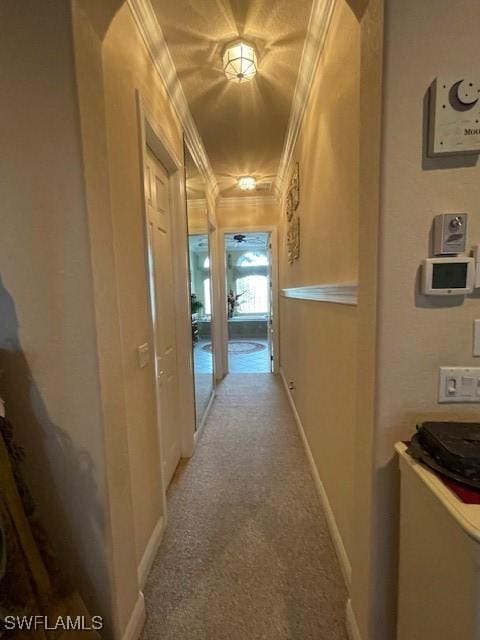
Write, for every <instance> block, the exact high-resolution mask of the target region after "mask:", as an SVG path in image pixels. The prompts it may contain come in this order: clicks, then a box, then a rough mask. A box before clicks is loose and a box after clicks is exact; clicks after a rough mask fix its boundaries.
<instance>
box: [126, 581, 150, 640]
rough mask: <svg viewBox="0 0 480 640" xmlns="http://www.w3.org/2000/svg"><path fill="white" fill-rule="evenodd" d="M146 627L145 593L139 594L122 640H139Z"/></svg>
mask: <svg viewBox="0 0 480 640" xmlns="http://www.w3.org/2000/svg"><path fill="white" fill-rule="evenodd" d="M144 625H145V599H144V597H143V593H142V592H141V591H140V592H139V594H138V599H137V602H136V604H135V606H134V608H133V611H132V615H131V616H130V620H129V621H128V624H127V628H126V629H125V633H124V634H123V636H122V640H137V639H138V638H139V637H140V635H141V633H142V631H143V627H144Z"/></svg>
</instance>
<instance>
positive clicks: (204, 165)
mask: <svg viewBox="0 0 480 640" xmlns="http://www.w3.org/2000/svg"><path fill="white" fill-rule="evenodd" d="M128 6H129V8H130V11H131V13H132V15H133V18H134V20H135V23H136V25H137V27H138V29H139V31H140V33H141V35H142V38H143V40H144V42H145V45H146V47H147V50H148V52H149V54H150V56H151V58H152V60H153V64H154V65H155V68H156V70H157V71H158V74H159V75H160V77H161V78H162V80H163V82H164V84H165V88H166V90H167V93H168V96H169V98H170V100H171V102H172V105H173V108H174V109H175V112H176V114H177V116H178V118H179V120H180V123H181V125H182V128H183V130H184V134H185V142H186V143H187V145H188V148H189V150H190V153H191V154H192V157H193V160H194V162H195V164H196V165H197V167H198V170H199V171H200V173H201V175H202V177H203V179H204V180H205V182H206V183H207V185H208V186H209V188H210V189H211V191H212V193H213V195H214V197H215V198H217V197H218V193H219V190H218V184H217V181H216V179H215V175H214V173H213V171H212V167H211V165H210V161H209V159H208V156H207V152H206V151H205V146H204V144H203V141H202V138H201V137H200V134H199V132H198V129H197V126H196V124H195V121H194V119H193V117H192V114H191V112H190V107H189V106H188V102H187V98H186V97H185V93H184V92H183V88H182V85H181V83H180V80H179V78H178V74H177V70H176V68H175V65H174V63H173V60H172V56H171V54H170V51H169V49H168V46H167V43H166V41H165V38H164V35H163V32H162V29H161V27H160V25H159V23H158V20H157V17H156V15H155V12H154V11H153V8H152V5H151V3H150V0H128Z"/></svg>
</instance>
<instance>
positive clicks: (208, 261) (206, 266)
mask: <svg viewBox="0 0 480 640" xmlns="http://www.w3.org/2000/svg"><path fill="white" fill-rule="evenodd" d="M203 268H204V269H210V257H209V256H207V257H206V258H205V260H204V261H203Z"/></svg>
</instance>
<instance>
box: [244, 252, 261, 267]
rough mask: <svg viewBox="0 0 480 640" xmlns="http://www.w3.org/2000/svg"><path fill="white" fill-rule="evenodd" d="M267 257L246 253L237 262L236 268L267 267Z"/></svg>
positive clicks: (258, 253)
mask: <svg viewBox="0 0 480 640" xmlns="http://www.w3.org/2000/svg"><path fill="white" fill-rule="evenodd" d="M267 266H268V256H267V254H266V253H260V252H258V251H255V252H254V251H247V253H244V254H243V255H242V256H240V258H239V259H238V261H237V267H267Z"/></svg>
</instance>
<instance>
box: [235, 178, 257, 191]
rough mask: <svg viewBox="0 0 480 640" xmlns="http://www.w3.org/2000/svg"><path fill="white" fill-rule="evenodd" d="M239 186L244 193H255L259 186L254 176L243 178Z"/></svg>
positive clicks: (240, 179) (239, 181)
mask: <svg viewBox="0 0 480 640" xmlns="http://www.w3.org/2000/svg"><path fill="white" fill-rule="evenodd" d="M238 186H239V187H240V189H242V191H253V190H254V189H255V187H256V186H257V181H256V180H255V178H252V176H243V177H242V178H239V180H238Z"/></svg>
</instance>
